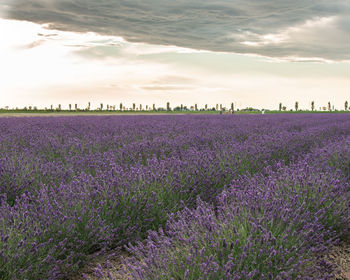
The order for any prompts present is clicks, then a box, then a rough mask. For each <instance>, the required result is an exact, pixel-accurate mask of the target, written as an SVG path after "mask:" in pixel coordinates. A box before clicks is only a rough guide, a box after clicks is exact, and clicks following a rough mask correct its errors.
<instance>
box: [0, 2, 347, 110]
mask: <svg viewBox="0 0 350 280" xmlns="http://www.w3.org/2000/svg"><path fill="white" fill-rule="evenodd" d="M0 36H1V44H0V61H1V63H0V96H1V99H0V107H4V106H10V107H23V106H29V105H31V106H35V105H37V106H39V107H45V106H47V107H48V106H50V105H51V104H53V105H54V106H57V104H59V103H60V104H62V106H63V107H68V104H69V103H72V104H75V103H78V104H79V106H80V107H85V106H86V105H87V102H91V103H92V106H93V107H97V106H98V104H99V103H101V102H102V103H104V104H117V106H118V107H119V103H120V102H123V104H125V105H126V106H130V105H131V104H132V103H137V104H140V103H142V104H143V105H144V106H145V105H147V104H148V105H151V104H153V103H155V104H156V105H157V106H163V107H165V103H166V102H167V101H169V102H170V103H171V105H173V106H175V105H178V104H181V103H182V104H187V105H189V106H190V105H193V104H195V103H197V104H198V105H199V106H204V104H209V106H215V104H216V103H219V104H220V103H222V104H223V105H224V106H227V107H228V106H229V104H230V103H231V102H234V103H235V104H236V107H239V108H244V107H247V106H252V107H255V108H260V109H261V108H271V109H272V108H278V104H279V102H282V103H283V104H285V105H286V106H287V107H288V108H292V107H294V103H295V101H298V102H299V107H300V108H309V107H310V103H311V101H313V100H314V101H315V105H316V107H317V108H318V107H320V106H326V105H327V103H328V101H330V102H331V103H332V104H334V105H335V106H336V107H338V108H343V104H344V101H345V100H349V101H350V1H349V0H332V1H329V0H317V1H316V0H294V1H286V0H266V1H262V0H251V1H247V0H100V1H95V0H0Z"/></svg>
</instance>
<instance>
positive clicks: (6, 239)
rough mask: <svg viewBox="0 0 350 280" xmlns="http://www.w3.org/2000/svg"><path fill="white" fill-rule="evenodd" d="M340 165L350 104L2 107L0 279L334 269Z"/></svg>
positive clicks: (345, 183)
mask: <svg viewBox="0 0 350 280" xmlns="http://www.w3.org/2000/svg"><path fill="white" fill-rule="evenodd" d="M0 116H1V114H0ZM2 116H4V115H2ZM349 174H350V115H349V114H280V115H265V116H261V115H233V116H232V115H222V116H218V115H147V116H145V115H143V116H137V115H130V116H125V115H121V116H113V115H108V116H106V115H100V116H99V117H97V116H93V115H91V116H87V115H84V116H79V117H76V116H61V115H60V116H55V117H52V118H47V117H42V115H40V117H39V116H34V117H33V116H31V117H26V118H14V117H10V116H8V115H6V117H4V118H1V119H0V280H10V279H18V280H24V279H29V280H34V279H53V280H56V279H57V280H58V279H77V278H76V277H78V278H79V276H80V275H82V273H83V271H84V269H85V268H86V267H87V266H88V265H89V263H90V262H92V263H94V262H96V260H98V259H99V258H106V256H108V255H109V254H110V253H111V252H121V255H124V256H131V257H126V258H125V259H124V260H122V261H119V259H118V263H116V262H113V261H111V262H110V263H109V264H108V266H110V267H109V271H112V272H113V273H111V274H110V275H108V272H107V273H106V269H103V268H102V267H100V266H96V267H95V269H94V270H93V272H92V274H91V275H85V276H81V277H82V278H81V279H84V278H83V277H85V279H114V277H117V276H116V275H117V274H118V275H119V276H120V277H123V278H124V279H128V278H129V279H148V280H153V279H162V280H168V279H188V280H196V279H207V280H209V279H213V280H216V279H217V280H219V279H256V280H258V279H311V280H312V279H314V280H318V279H335V275H337V274H339V271H337V267H339V265H337V263H338V262H341V261H339V258H334V259H336V261H333V259H332V258H329V256H330V255H332V252H334V250H335V248H339V246H343V245H344V244H345V245H344V248H348V247H347V246H348V244H349V237H350V175H349ZM337 246H338V247H337ZM338 251H339V250H338ZM347 252H348V250H347V249H344V250H343V251H342V253H343V254H345V256H346V254H347ZM112 258H113V257H111V260H112ZM107 263H108V262H107ZM114 266H118V267H124V268H125V272H123V271H119V272H118V273H116V274H115V270H116V269H115V267H114ZM107 271H108V269H107ZM344 271H345V270H344ZM123 273H125V275H122V274H123ZM344 273H348V271H346V272H344ZM113 275H114V276H113ZM344 275H345V274H344ZM119 276H118V277H119ZM115 279H118V278H115ZM344 279H346V278H344Z"/></svg>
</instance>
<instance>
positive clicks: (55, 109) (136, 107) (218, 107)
mask: <svg viewBox="0 0 350 280" xmlns="http://www.w3.org/2000/svg"><path fill="white" fill-rule="evenodd" d="M1 110H11V111H47V112H60V111H65V112H67V111H69V112H71V111H72V112H74V111H77V112H79V111H81V112H83V111H92V112H96V111H108V112H117V111H120V112H122V111H131V112H133V111H135V112H136V111H138V112H140V111H147V112H148V111H155V112H170V111H174V112H181V111H184V112H186V111H214V112H215V111H218V112H229V113H234V111H235V110H236V111H243V112H257V111H261V110H260V109H256V108H253V107H247V108H245V109H238V108H235V106H234V103H233V102H232V103H231V104H230V106H228V107H225V106H223V104H216V105H215V106H214V107H210V106H208V104H205V105H204V107H203V108H199V107H198V104H194V105H193V106H186V105H183V104H181V105H178V106H175V107H171V105H170V102H166V104H165V107H156V105H155V104H154V103H153V104H152V106H150V105H146V106H143V105H142V104H139V105H136V103H132V106H130V107H127V106H125V105H124V104H123V103H120V104H119V107H118V106H117V105H111V104H106V106H104V104H103V103H100V106H98V107H97V108H95V109H92V107H91V102H88V104H87V106H85V107H79V106H78V104H77V103H75V104H74V107H73V104H68V110H64V109H62V105H61V104H58V105H57V106H54V105H50V107H45V108H43V109H38V107H37V106H25V107H23V108H18V107H16V108H14V109H10V108H9V106H5V107H4V108H1ZM262 110H264V109H262ZM278 110H279V111H287V110H288V111H305V109H303V110H301V109H300V108H299V102H298V101H296V102H295V104H294V110H293V108H290V109H288V108H287V106H285V105H283V104H282V103H281V102H280V103H279V108H278ZM310 110H311V111H337V109H335V108H334V105H331V102H328V104H327V106H321V107H319V110H316V108H315V102H314V101H311V103H310V108H309V109H307V110H306V111H310ZM344 110H345V111H348V110H350V108H349V104H348V101H345V102H344Z"/></svg>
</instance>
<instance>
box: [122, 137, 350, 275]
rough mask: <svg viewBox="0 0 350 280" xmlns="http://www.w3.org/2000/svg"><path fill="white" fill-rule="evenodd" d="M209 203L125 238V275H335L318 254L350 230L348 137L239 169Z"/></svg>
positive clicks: (331, 266) (329, 265)
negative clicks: (277, 162)
mask: <svg viewBox="0 0 350 280" xmlns="http://www.w3.org/2000/svg"><path fill="white" fill-rule="evenodd" d="M215 205H216V207H213V205H210V204H207V203H204V202H203V201H202V200H200V199H198V203H197V207H196V208H194V209H189V208H185V209H184V210H182V211H181V212H178V213H177V215H174V216H173V217H171V218H170V219H169V221H168V223H167V226H166V227H165V230H162V229H160V230H159V231H158V232H155V231H151V232H150V233H149V236H148V238H147V239H146V240H145V241H144V242H138V245H137V246H133V245H129V247H128V249H129V251H130V252H131V253H132V255H133V256H134V257H132V258H131V259H128V260H124V263H125V264H126V266H127V270H126V272H127V274H126V275H129V276H131V279H149V280H150V279H164V280H165V279H184V280H190V279H191V280H195V279H196V280H197V279H213V280H214V279H234V280H238V279H315V280H316V279H317V280H320V279H335V277H334V272H335V271H336V267H335V266H334V265H333V264H332V263H328V262H327V260H326V258H324V257H325V255H327V254H328V253H330V251H331V249H332V246H333V245H335V244H338V243H339V242H340V241H341V240H348V238H349V236H350V137H347V138H345V139H343V140H341V141H338V142H336V143H332V144H330V145H327V147H325V148H319V149H316V150H315V151H313V153H310V154H308V155H307V156H306V157H305V158H304V159H302V160H300V161H298V162H297V163H293V164H291V165H289V166H278V167H277V168H276V169H271V168H267V170H265V171H264V175H262V174H256V175H253V176H242V177H241V178H239V179H236V180H234V181H233V182H232V184H231V185H230V186H228V187H227V188H225V190H224V191H223V192H222V193H221V194H220V195H219V196H218V197H217V201H216V203H215Z"/></svg>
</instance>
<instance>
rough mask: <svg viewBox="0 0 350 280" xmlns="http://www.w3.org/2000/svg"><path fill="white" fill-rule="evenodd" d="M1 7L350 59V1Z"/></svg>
mask: <svg viewBox="0 0 350 280" xmlns="http://www.w3.org/2000/svg"><path fill="white" fill-rule="evenodd" d="M0 6H3V7H6V12H7V17H9V18H11V19H18V20H28V21H33V22H36V23H48V28H50V29H58V30H65V31H74V32H96V33H100V34H103V35H111V36H120V37H123V38H124V39H125V40H127V41H130V42H143V43H148V44H152V45H174V46H178V47H183V48H192V49H200V50H209V51H221V52H234V53H244V54H258V55H263V56H268V57H275V58H283V59H288V60H291V61H293V60H295V59H296V60H297V61H300V60H298V58H302V59H304V61H309V60H311V61H324V60H337V61H339V60H350V52H349V49H350V2H349V1H348V0H333V1H329V0H295V1H285V0H265V1H261V0H251V1H245V0H230V1H229V0H143V1H139V0H102V1H95V0H85V1H82V0H0ZM310 58H311V59H310Z"/></svg>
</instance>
